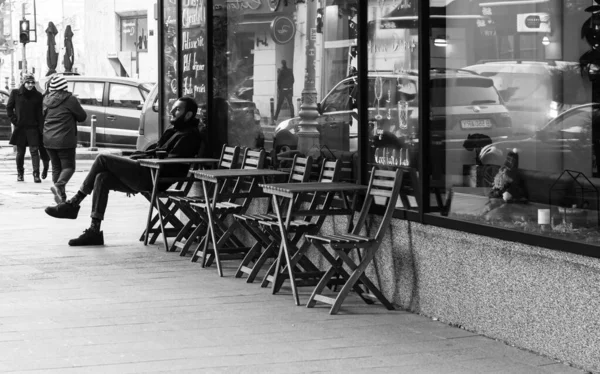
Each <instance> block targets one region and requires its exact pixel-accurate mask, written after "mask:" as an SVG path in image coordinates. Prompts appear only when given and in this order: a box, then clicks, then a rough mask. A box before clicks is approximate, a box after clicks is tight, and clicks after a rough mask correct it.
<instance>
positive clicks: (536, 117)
mask: <svg viewBox="0 0 600 374" xmlns="http://www.w3.org/2000/svg"><path fill="white" fill-rule="evenodd" d="M465 69H468V70H472V71H475V72H477V73H479V74H480V75H483V76H485V77H489V78H491V79H492V80H493V81H494V85H495V86H496V89H497V90H498V91H499V92H500V94H501V96H502V99H503V100H504V103H505V105H506V107H507V108H508V110H509V112H510V115H511V118H512V122H513V130H514V133H515V134H528V135H531V134H533V133H534V132H535V131H537V130H539V129H540V128H541V127H542V126H543V125H544V124H545V123H547V122H548V121H549V120H550V119H552V118H555V117H556V116H557V115H558V114H559V113H561V112H563V111H565V110H567V109H569V108H572V107H574V106H577V105H581V104H585V103H588V102H590V101H591V83H590V81H589V80H588V79H586V78H585V77H583V76H582V74H581V70H580V68H579V64H578V63H577V62H566V61H553V60H551V61H528V60H506V61H503V60H495V61H483V62H481V63H479V64H476V65H471V66H468V67H466V68H465Z"/></svg>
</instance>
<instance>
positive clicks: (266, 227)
mask: <svg viewBox="0 0 600 374" xmlns="http://www.w3.org/2000/svg"><path fill="white" fill-rule="evenodd" d="M341 167H342V163H341V161H339V160H335V161H327V160H324V161H323V165H322V167H321V172H320V173H319V179H318V182H321V183H331V182H337V181H338V180H339V178H340V176H341ZM324 200H325V196H322V195H318V194H312V195H300V196H299V199H298V200H296V201H294V202H293V204H294V205H299V204H303V203H308V210H313V209H316V208H318V207H319V206H321V205H322V204H323V203H324ZM326 218H327V216H325V215H321V216H318V217H316V218H315V217H313V216H305V217H301V218H298V219H295V220H293V221H291V222H290V226H289V228H288V231H289V232H290V233H294V235H293V237H292V238H291V240H290V243H291V244H292V245H296V244H297V243H299V242H300V240H301V239H302V237H303V236H304V235H305V234H314V233H317V232H318V231H319V230H320V229H321V226H322V225H323V222H325V219H326ZM258 223H259V225H260V228H261V229H262V230H263V232H264V233H265V235H267V237H269V240H268V241H266V243H268V246H267V247H266V248H265V250H264V252H263V257H271V258H276V257H277V254H278V251H279V245H280V243H281V240H282V238H281V234H280V231H279V223H278V221H277V216H276V215H274V214H272V215H270V216H269V219H266V220H260V221H259V222H258ZM309 246H310V243H308V242H307V241H304V243H302V245H301V246H300V248H299V249H298V252H297V253H296V255H295V258H296V259H298V263H297V265H298V266H300V267H302V268H303V271H302V272H301V273H302V274H303V276H304V277H305V278H315V277H320V276H321V275H322V273H323V272H322V271H320V270H319V269H318V268H317V267H316V266H315V265H314V264H313V263H312V262H311V261H310V260H308V259H307V258H305V257H304V255H305V253H306V252H307V251H308V248H309ZM265 260H266V258H265V259H264V260H262V262H261V263H260V265H261V266H262V265H263V264H264V261H265ZM259 261H261V259H259V260H258V261H257V263H258V262H259ZM255 266H256V265H255ZM275 271H276V263H275V262H273V263H272V264H271V266H270V267H269V269H268V270H267V272H266V274H265V276H264V277H263V280H262V282H261V287H267V286H268V285H269V284H271V283H272V282H273V281H274V278H275V277H274V274H275ZM285 279H287V273H285V272H282V273H281V274H280V277H279V278H278V284H277V285H273V289H274V292H277V291H278V290H279V288H280V287H281V285H282V284H283V281H284V280H285ZM311 282H312V284H314V281H313V280H310V281H309V280H305V283H306V284H307V285H309V284H311ZM298 285H299V286H302V285H303V284H301V283H299V284H298Z"/></svg>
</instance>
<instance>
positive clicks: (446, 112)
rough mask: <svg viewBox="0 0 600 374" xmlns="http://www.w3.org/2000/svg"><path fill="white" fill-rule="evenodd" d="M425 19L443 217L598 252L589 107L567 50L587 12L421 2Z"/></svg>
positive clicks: (594, 115) (581, 73)
mask: <svg viewBox="0 0 600 374" xmlns="http://www.w3.org/2000/svg"><path fill="white" fill-rule="evenodd" d="M431 14H432V19H431V26H432V28H431V35H432V40H430V48H431V66H432V67H433V69H432V74H431V78H432V79H431V100H430V105H431V108H430V111H431V113H432V117H431V123H430V126H431V127H430V129H429V131H430V134H431V141H432V142H431V144H430V150H431V151H430V152H431V154H430V156H431V158H432V161H433V164H432V171H433V178H434V179H437V180H439V181H440V182H441V185H442V186H443V188H442V189H441V190H440V191H442V193H443V195H444V197H445V198H446V201H447V208H448V210H447V211H446V212H444V214H445V213H447V214H448V216H449V217H450V218H453V219H461V220H469V221H474V222H478V223H485V224H489V225H493V226H498V227H503V228H509V229H514V230H519V231H526V232H533V233H537V234H540V235H547V236H553V237H561V238H567V239H574V240H582V241H586V242H598V239H600V236H599V235H598V233H599V232H598V224H599V222H598V218H597V217H598V200H599V199H598V187H599V186H600V180H599V179H597V178H598V176H599V173H598V167H597V162H596V159H597V157H596V153H597V152H598V140H597V139H598V132H599V131H600V130H598V129H597V128H596V127H597V126H596V124H597V122H598V118H599V117H598V113H599V110H598V109H599V108H598V104H595V103H594V101H595V100H594V95H593V89H592V88H593V86H592V80H593V78H594V75H593V74H591V73H590V71H588V69H583V70H582V68H581V66H582V65H580V57H581V56H582V55H583V56H590V54H589V53H588V54H586V53H587V52H586V51H587V50H588V49H589V46H587V47H583V46H582V45H573V43H570V41H571V40H574V39H579V38H580V37H581V35H580V33H581V32H582V31H581V30H582V29H581V26H582V25H583V23H584V22H585V21H586V19H587V18H589V14H586V13H585V12H583V11H582V10H581V9H580V10H579V11H575V10H574V9H573V8H572V6H570V5H568V4H567V2H564V1H560V0H558V1H547V2H537V1H536V2H533V1H532V2H523V1H521V2H513V1H505V2H480V3H478V4H469V5H467V4H459V3H458V2H457V1H453V2H449V3H446V4H435V3H433V2H432V7H431ZM442 20H443V22H441V21H442ZM584 29H585V28H584ZM585 36H586V35H584V37H585ZM585 39H586V41H588V42H589V41H590V40H592V41H593V40H595V39H594V38H593V37H592V38H587V37H586V38H585ZM442 40H443V42H442ZM575 44H577V43H575ZM593 45H594V43H591V44H590V46H592V48H593ZM467 46H469V48H467ZM582 61H584V62H585V63H584V64H583V66H584V67H585V66H586V63H588V62H589V61H591V60H590V59H589V58H587V57H585V58H584V59H583V60H582ZM587 66H590V65H587ZM592 70H593V69H592Z"/></svg>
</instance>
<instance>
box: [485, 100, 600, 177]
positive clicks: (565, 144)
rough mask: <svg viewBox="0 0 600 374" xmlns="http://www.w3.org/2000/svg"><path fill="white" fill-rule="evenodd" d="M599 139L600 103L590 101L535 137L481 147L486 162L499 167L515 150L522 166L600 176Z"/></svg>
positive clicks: (555, 119)
mask: <svg viewBox="0 0 600 374" xmlns="http://www.w3.org/2000/svg"><path fill="white" fill-rule="evenodd" d="M599 140H600V104H598V103H588V104H584V105H580V106H577V107H574V108H571V109H569V110H567V111H565V112H563V113H561V114H560V115H558V117H556V118H554V119H552V120H551V121H549V122H548V123H547V124H546V125H545V126H543V127H542V128H541V129H540V130H539V131H537V132H536V133H535V135H533V136H532V137H529V138H527V139H521V140H507V141H501V142H495V143H492V144H490V145H487V146H486V147H483V148H482V149H481V153H480V157H481V161H482V163H483V164H484V165H486V166H490V165H493V166H495V167H496V170H497V168H498V167H499V166H501V165H503V164H504V161H505V160H506V155H507V153H508V152H509V151H511V150H516V151H517V154H518V155H519V169H526V170H535V171H540V172H562V171H563V170H566V169H569V170H576V171H580V172H582V173H584V174H585V175H586V176H587V177H600V173H599V170H598V164H597V163H598V161H600V148H599ZM490 174H493V173H490ZM548 188H550V186H548Z"/></svg>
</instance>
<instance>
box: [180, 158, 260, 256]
mask: <svg viewBox="0 0 600 374" xmlns="http://www.w3.org/2000/svg"><path fill="white" fill-rule="evenodd" d="M265 159H266V152H265V150H264V149H261V150H258V151H255V150H250V149H248V148H246V149H245V150H244V153H243V157H242V160H243V161H242V165H241V169H262V168H263V167H264V164H265ZM259 183H260V181H259V180H257V178H237V180H236V181H235V183H234V185H233V187H232V189H231V191H230V194H232V195H239V194H245V193H247V192H250V191H253V190H254V189H256V188H258V184H259ZM252 198H253V197H251V196H246V197H243V198H241V199H240V198H236V197H232V198H226V199H224V200H223V201H217V202H216V203H215V205H214V208H213V215H214V216H215V217H217V219H216V220H215V230H216V232H217V237H218V238H219V239H218V243H217V244H215V243H213V248H209V245H208V244H207V243H205V241H206V240H208V238H207V235H205V238H204V239H203V240H202V241H201V242H200V243H199V244H198V245H197V246H196V249H195V250H194V253H193V255H192V259H191V261H192V262H196V261H198V259H200V258H201V259H202V267H206V266H210V265H211V264H212V262H213V261H214V260H215V253H214V252H215V251H214V246H216V245H218V246H220V248H221V249H220V250H219V255H220V258H219V260H220V261H223V260H234V259H240V260H241V259H243V258H244V256H245V255H246V253H247V252H248V251H249V250H250V247H248V246H246V245H245V244H244V243H243V242H242V241H241V240H240V239H239V238H237V237H236V236H235V235H234V232H235V231H236V230H237V229H238V228H240V227H241V225H240V223H239V222H238V221H236V220H233V222H231V224H225V219H226V217H227V216H231V215H234V214H242V213H244V212H245V211H246V209H248V206H249V205H250V202H251V201H252ZM190 206H192V207H193V209H194V210H195V211H196V212H197V213H198V215H199V216H200V217H203V218H205V217H207V215H206V205H205V203H191V204H190Z"/></svg>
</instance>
